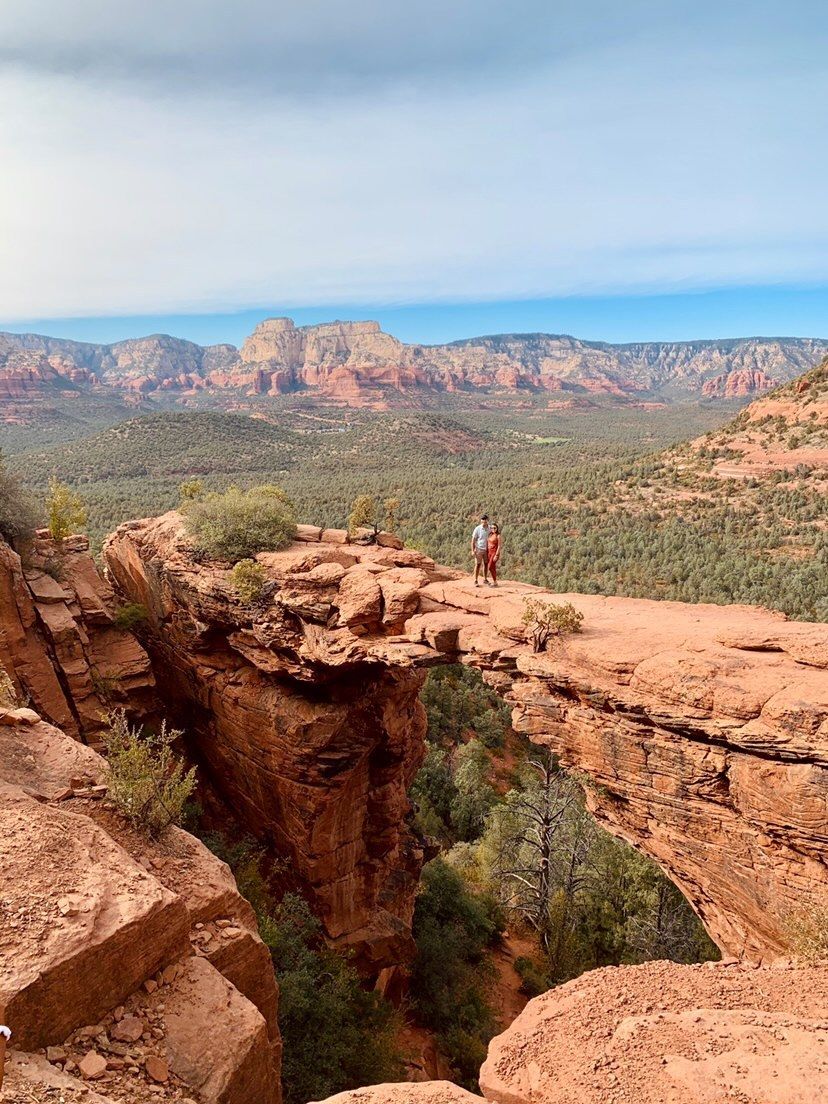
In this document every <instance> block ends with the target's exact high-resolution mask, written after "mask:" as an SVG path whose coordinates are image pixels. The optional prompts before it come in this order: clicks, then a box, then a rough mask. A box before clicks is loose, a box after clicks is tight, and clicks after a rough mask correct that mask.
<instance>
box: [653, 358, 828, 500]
mask: <svg viewBox="0 0 828 1104" xmlns="http://www.w3.org/2000/svg"><path fill="white" fill-rule="evenodd" d="M691 448H692V449H693V450H694V451H695V452H702V451H703V453H704V454H705V455H706V456H708V457H710V458H712V459H713V466H712V474H713V475H716V476H719V477H720V478H726V479H762V478H763V477H768V476H772V475H774V474H775V473H777V472H788V473H789V474H791V475H798V476H799V477H802V475H803V474H806V475H807V476H808V478H809V480H810V481H811V482H810V485H811V486H812V487H814V488H815V489H817V490H819V489H821V490H823V491H824V490H826V489H827V488H826V484H825V480H826V479H828V359H826V360H824V361H823V362H822V363H821V364H818V365H816V367H814V368H812V369H811V370H810V371H808V372H806V373H805V374H804V375H802V376H800V377H799V378H798V379H796V380H793V381H792V382H791V383H788V384H786V385H785V386H784V387H778V388H776V389H775V390H773V391H771V392H770V393H769V394H765V395H762V396H761V397H760V398H757V399H755V400H754V401H753V402H752V403H750V404H749V405H748V406H746V407H745V408H744V410H742V411H741V412H740V413H739V414H738V415H737V417H736V418H734V419H733V420H732V421H731V422H728V423H727V424H726V425H724V426H721V427H720V428H719V429H716V430H712V431H711V432H710V433H708V434H706V435H705V436H704V437H700V438H698V439H697V440H696V441H694V442H693V443H692V445H691ZM682 452H683V450H682V449H681V447H679V448H678V449H674V450H673V451H672V453H667V458H668V461H671V462H672V463H673V464H675V465H676V466H681V465H682V464H686V456H684V455H682ZM817 480H821V481H822V482H821V483H817Z"/></svg>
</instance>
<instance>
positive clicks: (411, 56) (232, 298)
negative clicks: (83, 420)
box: [0, 2, 828, 319]
mask: <svg viewBox="0 0 828 1104" xmlns="http://www.w3.org/2000/svg"><path fill="white" fill-rule="evenodd" d="M207 6H208V7H209V6H210V5H207ZM321 6H322V5H321V4H320V3H315V4H314V5H309V6H307V7H303V6H302V5H295V6H291V8H290V9H289V13H293V14H291V16H290V19H287V20H285V19H282V17H281V16H280V15H279V13H278V12H277V13H276V14H273V13H274V9H273V5H269V6H268V9H267V10H268V11H270V12H271V15H270V16H269V18H268V19H267V20H266V19H265V18H264V15H263V14H262V11H261V10H259V9H261V8H263V5H259V4H253V5H251V4H247V5H244V6H243V8H244V14H245V15H246V16H247V17H248V18H246V19H245V18H241V19H240V22H239V23H238V24H233V23H232V22H231V23H228V24H227V25H226V26H219V25H216V24H213V23H210V24H209V25H205V24H204V22H203V20H202V21H200V22H199V21H198V20H196V18H195V14H194V11H195V8H196V7H199V8H201V9H203V7H204V6H203V5H198V6H197V5H194V4H193V5H191V4H186V5H183V4H182V5H176V6H170V7H171V8H173V9H174V10H173V17H172V18H173V22H172V24H170V23H169V22H167V23H162V22H160V20H157V19H153V18H152V16H153V14H157V13H153V12H152V11H151V10H150V9H151V8H152V5H151V6H150V9H146V11H147V13H148V14H147V15H146V19H145V22H144V24H143V26H141V25H139V24H138V23H136V22H134V21H133V22H130V21H129V19H126V20H122V22H121V23H120V24H119V25H118V26H117V27H113V26H107V25H106V24H103V25H101V26H99V27H98V32H99V33H97V35H95V34H91V33H90V24H89V21H88V19H85V18H83V17H82V16H83V15H84V13H85V14H86V15H88V14H89V13H91V12H93V11H95V10H100V9H101V6H100V5H98V4H95V5H92V4H85V5H84V4H76V5H73V7H74V8H75V9H76V11H75V12H74V13H73V14H74V15H75V16H76V17H77V18H76V19H75V20H74V21H73V20H71V19H68V18H64V19H62V18H60V17H59V13H60V12H62V11H64V9H63V8H57V7H55V6H54V5H52V4H49V5H46V4H44V3H42V2H41V3H40V4H38V5H34V4H32V5H30V6H28V7H27V8H26V11H25V13H23V15H25V18H23V17H22V16H21V18H20V19H19V20H17V22H16V23H9V15H8V10H7V9H4V14H2V15H0V41H2V42H3V43H5V50H4V49H3V48H0V153H1V156H2V171H0V248H2V255H3V259H4V263H3V265H2V266H0V317H3V318H6V319H14V318H25V317H30V316H33V315H40V316H43V315H47V314H48V315H54V316H56V315H71V314H106V313H133V312H141V311H172V310H182V309H202V308H203V309H209V308H213V307H215V308H218V307H222V308H228V307H230V308H232V307H235V306H239V307H241V306H247V305H255V304H267V303H271V302H279V303H281V304H284V305H292V304H301V303H312V302H317V303H318V302H331V301H349V302H358V301H360V300H371V301H374V302H377V301H401V300H428V299H442V298H450V299H463V298H475V297H481V298H486V297H496V296H505V297H512V298H514V297H518V296H521V295H533V294H535V295H542V294H568V293H577V292H581V291H607V290H609V291H613V290H622V289H630V288H653V287H671V286H672V287H675V286H691V287H692V286H716V285H721V284H729V283H738V282H754V283H757V282H763V281H782V280H823V279H826V278H828V260H826V257H828V252H826V248H825V247H826V244H827V243H828V242H827V239H828V213H826V205H825V203H824V198H823V193H824V186H823V184H824V181H825V179H826V177H827V176H828V173H826V169H828V155H826V152H825V143H824V141H822V138H823V137H824V133H825V123H826V121H828V120H826V114H828V111H826V107H825V105H826V103H828V95H826V93H828V76H826V70H825V67H824V64H823V62H822V59H821V57H820V56H819V53H818V39H814V40H813V41H811V40H810V39H808V38H807V37H805V36H803V35H802V34H800V33H799V31H798V29H797V28H796V27H791V26H790V25H789V23H782V24H780V25H779V27H778V33H777V34H776V35H775V36H773V37H770V30H771V24H770V23H769V22H768V20H765V22H762V20H761V19H758V17H759V16H761V14H762V11H764V12H765V13H766V14H768V13H769V16H771V15H773V16H774V18H775V13H774V11H773V5H769V6H766V5H763V4H759V5H757V8H756V12H755V13H754V14H755V16H756V17H757V18H755V19H754V20H753V21H752V22H751V24H750V26H749V27H747V28H744V27H742V26H740V25H739V24H738V23H736V24H733V25H732V26H730V25H729V24H728V22H727V20H726V18H725V17H726V14H727V12H726V8H725V9H724V10H723V9H721V8H719V9H718V14H717V15H716V16H713V15H710V16H709V19H708V22H706V23H705V22H704V21H702V22H699V20H698V19H697V18H694V20H693V22H692V24H690V23H689V22H688V23H687V27H686V32H687V33H686V34H685V35H684V36H682V34H681V30H682V27H681V24H676V23H675V21H673V23H672V25H665V23H664V22H663V21H661V22H658V23H653V24H645V23H643V22H642V20H641V18H638V17H641V16H643V15H646V14H647V10H648V9H647V6H646V5H643V4H641V5H637V6H636V7H635V8H634V9H632V10H633V11H634V13H635V15H636V17H637V18H636V19H635V20H633V22H632V25H631V27H630V28H629V29H628V30H627V31H626V32H625V33H624V34H623V35H622V34H621V33H620V31H619V30H618V28H617V27H614V26H613V25H612V24H611V23H603V24H601V26H600V28H599V31H600V33H598V34H594V35H593V36H592V37H593V39H594V40H595V41H593V42H592V43H591V44H590V45H589V48H587V42H588V41H589V35H588V33H587V32H588V31H589V30H590V28H591V27H592V24H591V23H590V22H589V21H586V22H584V20H583V19H582V20H580V21H579V20H578V19H576V18H575V16H574V14H573V13H574V12H575V10H576V9H575V7H574V6H569V5H568V6H567V7H566V8H565V9H563V8H562V9H561V10H562V11H563V12H564V14H565V16H566V18H565V19H564V20H563V26H562V28H561V34H560V36H559V41H558V42H557V46H555V44H554V43H553V46H555V48H551V47H550V48H548V49H546V50H545V51H544V50H539V49H538V48H537V44H535V45H532V44H531V43H530V42H529V39H530V38H531V35H530V34H527V29H528V30H531V23H529V24H527V25H526V26H520V27H517V28H514V27H511V28H510V29H509V28H507V30H508V33H507V31H506V30H504V24H503V20H502V16H501V14H499V13H502V12H503V11H505V9H506V7H507V6H506V5H503V6H498V7H497V8H496V9H495V7H494V6H492V8H491V10H489V7H488V5H484V6H481V7H480V11H482V12H484V14H485V18H481V19H480V20H479V22H476V21H475V13H474V10H473V9H474V5H472V4H471V3H462V4H455V5H449V7H448V12H449V15H448V16H447V17H446V18H444V21H443V27H444V31H445V36H444V38H443V39H441V38H440V36H439V34H437V32H436V30H435V29H434V28H433V27H432V26H431V24H429V30H428V33H427V34H421V35H420V38H419V39H417V42H416V49H415V50H413V51H406V50H405V49H402V47H401V45H400V35H401V33H402V32H403V31H405V30H406V25H405V24H398V25H395V26H394V27H390V26H389V24H388V20H387V19H385V20H380V21H379V22H377V21H376V19H375V22H373V23H372V22H371V18H372V17H376V15H377V11H378V10H379V9H378V8H377V7H376V6H375V5H373V4H371V5H363V6H362V7H360V6H357V7H356V8H355V9H354V11H353V13H352V14H353V19H352V20H351V21H350V22H347V23H346V22H343V21H342V20H338V19H337V18H334V17H333V13H335V12H337V11H341V10H343V9H342V8H341V6H338V7H335V6H332V5H328V12H327V14H328V15H329V16H331V18H330V20H329V22H326V23H325V22H320V21H319V15H320V8H321ZM582 6H583V5H581V7H582ZM47 7H48V8H50V9H51V16H52V17H53V18H52V20H50V21H45V20H44V19H43V16H44V10H45V9H46V8H47ZM294 7H295V8H296V9H297V10H298V11H300V12H304V13H305V17H307V15H308V12H310V14H311V15H312V16H315V17H316V20H317V21H316V23H314V22H313V21H312V20H309V19H308V18H305V17H300V16H297V15H296V13H295V12H294V11H293V9H294ZM428 7H430V8H431V9H432V10H431V12H430V13H429V12H428V11H427V10H426V8H425V7H421V8H420V9H418V10H420V11H421V13H423V14H426V15H430V16H431V18H433V19H435V20H436V19H437V6H436V4H435V5H433V6H432V5H428ZM524 7H525V9H526V11H525V13H524V14H526V13H529V12H530V9H531V10H533V11H534V12H535V15H536V16H537V13H538V11H539V10H540V8H539V6H538V5H532V4H528V3H527V4H525V5H524ZM601 7H602V8H603V9H604V11H606V10H609V8H608V6H606V5H602V6H601ZM614 7H615V8H616V10H617V6H614ZM668 7H669V5H668ZM112 8H113V9H117V10H118V11H119V12H120V13H121V14H123V8H122V6H121V5H117V6H112ZM222 8H223V10H230V9H229V6H222ZM659 8H660V9H661V10H662V11H664V10H666V9H665V6H664V5H663V4H662V5H659ZM81 9H83V10H82V11H81ZM673 9H674V11H673V14H674V15H675V10H681V9H684V5H673ZM760 9H762V11H760ZM383 10H386V9H385V7H384V8H383ZM400 10H401V9H400ZM408 10H411V9H408ZM688 10H689V9H688ZM21 11H22V5H21ZM138 11H139V9H137V8H136V9H134V10H133V9H132V7H131V6H128V8H127V15H130V14H131V15H132V16H133V17H134V19H135V20H137V19H138V18H139V16H138V14H136V13H137V12H138ZM286 11H288V9H286ZM595 11H596V12H599V11H600V9H599V8H597V7H596V9H595ZM694 11H697V9H694ZM254 15H258V16H259V17H260V22H259V24H258V29H259V30H260V31H261V33H260V35H259V43H258V48H257V50H255V51H254V54H255V58H254V64H253V65H252V69H253V75H252V77H251V79H249V80H245V79H242V76H241V74H242V73H243V70H244V57H245V48H246V46H247V47H249V46H250V43H251V39H252V37H255V33H256V31H257V23H256V20H255V19H253V16H254ZM282 16H284V13H282ZM464 18H465V20H466V22H467V24H468V26H469V28H470V30H469V33H468V35H467V36H466V38H465V39H464V38H463V34H462V30H463V19H464ZM757 19H758V22H757ZM4 20H5V26H4ZM40 21H42V22H40ZM438 25H439V24H438ZM412 26H413V24H412ZM38 29H40V31H42V35H41V37H38V34H37V32H38ZM314 30H316V32H317V37H318V39H319V45H320V49H319V55H318V56H317V55H316V54H314V53H313V44H314V40H313V33H312V32H314ZM713 32H715V37H711V35H712V34H713ZM222 33H224V35H225V38H224V47H225V48H224V53H225V55H226V56H225V57H224V60H223V61H222V63H221V64H220V65H219V64H218V62H217V60H216V59H217V58H218V57H219V55H220V54H221V53H222ZM412 33H413V32H412ZM498 34H500V35H501V39H502V41H503V51H502V55H503V56H499V54H498V51H497V49H496V48H495V47H496V46H497V43H498ZM188 36H189V37H188ZM729 36H730V37H729ZM136 41H137V42H139V43H140V49H137V48H136V47H135V42H136ZM182 43H184V44H186V49H185V48H183V47H182ZM337 43H339V44H340V45H341V52H340V53H339V54H337V51H336V49H335V47H336V45H337ZM173 46H174V47H175V49H172V47H173ZM564 46H565V47H566V48H565V49H564V48H563V47H564ZM299 47H301V50H299ZM734 47H736V48H735V49H734ZM378 50H379V51H382V50H385V52H386V53H389V54H390V56H391V58H392V59H393V56H394V52H395V51H396V52H397V54H398V55H400V56H401V59H402V60H401V61H400V62H399V64H398V65H397V66H396V68H395V67H394V66H393V65H391V64H390V63H389V58H388V57H386V58H385V59H384V60H383V59H381V61H382V63H381V64H380V63H379V62H378V61H377V60H376V59H375V58H372V57H370V56H369V53H370V52H372V51H373V52H376V51H378ZM176 51H177V53H176ZM302 51H304V55H303V53H302ZM291 53H293V54H295V56H291V59H290V66H289V68H290V73H288V74H287V75H285V74H284V73H283V74H282V77H281V78H280V79H278V80H277V79H275V78H273V79H270V78H269V77H268V68H267V66H266V65H265V64H264V62H265V61H266V60H267V58H268V57H271V58H276V59H279V58H281V59H283V58H285V57H286V56H288V55H289V54H291ZM522 54H525V56H526V64H525V65H522V64H521V56H522ZM310 55H313V56H310ZM334 55H336V57H337V65H338V69H336V66H335V67H334V68H335V69H336V72H337V76H336V80H335V81H334V82H333V83H334V84H336V86H337V87H336V89H333V88H332V87H327V86H326V87H323V88H322V89H321V90H320V89H317V94H314V95H310V94H307V93H302V94H300V92H301V87H302V84H303V82H305V83H307V81H308V80H309V79H310V77H312V76H313V75H314V73H319V71H320V64H321V63H320V58H321V59H322V61H323V62H326V63H327V61H328V60H329V59H330V58H331V57H332V56H334ZM4 56H5V57H6V58H7V63H6V64H5V65H3V64H2V61H3V57H4ZM181 56H186V58H187V59H188V60H187V64H186V65H183V67H182V65H179V64H178V62H177V61H176V57H178V58H179V60H180V57H181ZM475 57H477V58H478V59H479V66H478V67H477V68H475V65H474V64H473V61H474V58H475ZM10 58H11V59H12V60H8V59H10ZM107 58H108V60H107ZM147 58H149V59H154V61H153V65H151V66H150V65H149V64H148V63H147V62H146V59H147ZM171 58H172V60H171ZM84 59H85V60H84ZM142 59H144V61H143V62H142ZM213 64H215V65H218V70H219V72H218V75H217V76H216V73H215V72H214V74H213V75H214V76H215V77H216V79H215V80H203V79H195V78H193V80H192V82H191V83H190V82H188V81H187V80H182V79H181V78H182V73H183V74H192V73H194V72H195V71H196V70H198V69H199V68H202V69H203V68H205V67H207V68H209V66H210V65H213ZM352 78H353V79H352ZM322 84H323V85H324V84H325V82H324V81H322ZM346 93H347V94H346Z"/></svg>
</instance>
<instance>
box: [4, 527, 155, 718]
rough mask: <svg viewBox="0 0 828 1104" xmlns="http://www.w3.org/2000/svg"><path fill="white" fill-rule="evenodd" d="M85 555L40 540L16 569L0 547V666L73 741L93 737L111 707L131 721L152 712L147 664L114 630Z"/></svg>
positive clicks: (71, 541)
mask: <svg viewBox="0 0 828 1104" xmlns="http://www.w3.org/2000/svg"><path fill="white" fill-rule="evenodd" d="M88 549H89V545H88V542H87V540H86V538H85V537H70V538H68V539H67V540H66V541H65V542H64V544H63V546H62V547H57V546H56V544H55V542H54V541H52V540H51V539H50V538H49V537H48V536H47V535H45V533H44V532H40V533H39V534H38V537H37V539H36V541H35V542H34V546H33V547H32V549H31V550H30V552H29V554H28V555H27V560H26V566H25V568H24V567H23V565H22V564H21V561H20V557H19V556H18V555H17V553H15V552H13V551H12V549H11V548H9V547H8V545H6V544H4V543H3V542H0V664H2V666H3V667H4V668H5V669H6V671H7V672H8V674H9V676H10V677H11V678H12V680H13V681H14V682H15V683H16V686H17V688H18V690H19V691H20V692H21V694H22V695H24V696H26V697H28V698H29V699H30V700H31V702H32V704H33V706H34V707H35V708H36V709H37V710H38V712H39V713H41V714H42V716H44V717H45V718H47V719H48V720H50V721H52V722H53V723H54V724H56V725H58V726H59V727H60V728H62V729H63V731H65V732H67V733H69V734H71V735H73V736H80V735H81V734H84V735H86V736H94V735H95V733H97V732H99V731H100V729H101V727H102V717H103V715H104V714H105V713H106V712H107V710H108V709H111V708H113V707H116V706H127V707H128V708H129V710H130V712H131V713H132V714H133V715H134V716H135V717H138V718H141V717H144V716H146V715H147V714H149V713H150V712H152V711H153V710H154V709H155V708H156V701H155V696H154V685H155V683H154V679H153V675H152V670H151V668H150V663H149V658H148V656H147V654H146V652H145V651H144V649H143V648H142V647H141V645H140V644H139V643H138V641H137V640H136V639H135V637H134V636H133V635H132V634H131V633H129V632H127V631H125V630H123V629H119V628H118V627H117V625H116V622H115V614H116V607H117V603H116V601H115V595H114V593H113V591H112V588H111V586H110V585H109V584H108V583H107V582H106V580H105V579H103V578H102V576H101V575H100V573H99V572H98V570H97V568H96V567H95V563H94V560H93V559H92V557H91V556H90V555H89V550H88Z"/></svg>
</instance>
